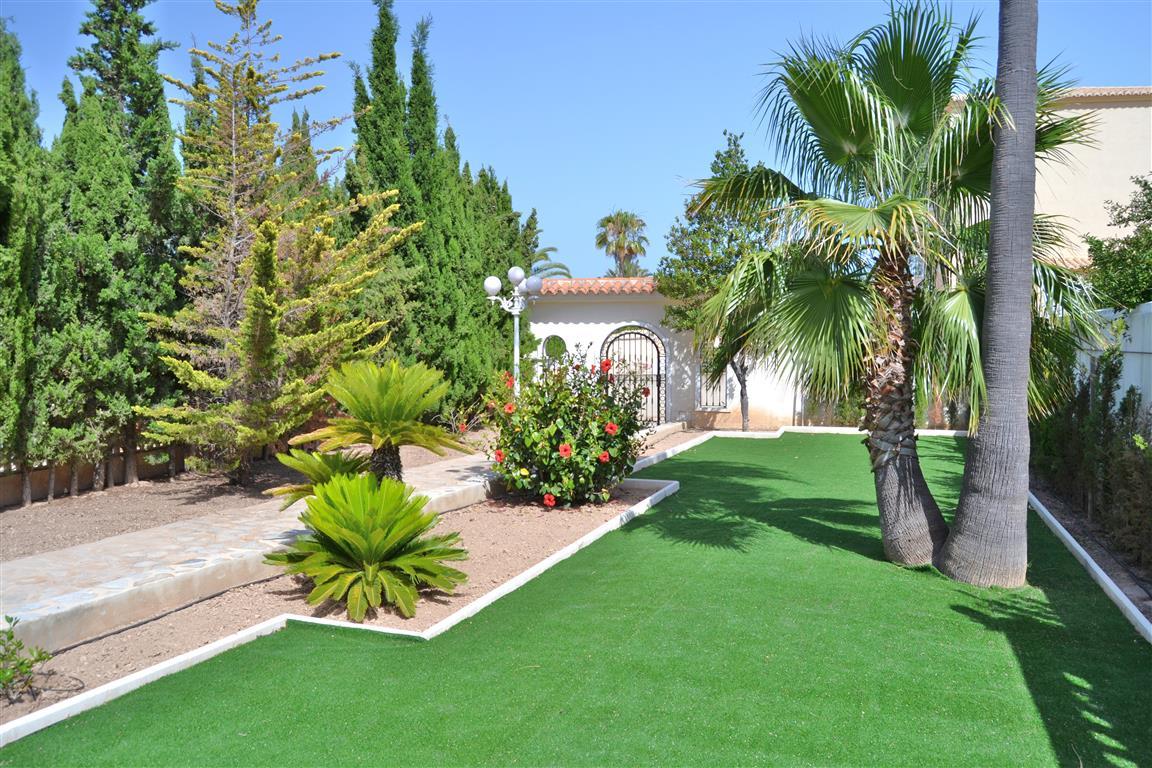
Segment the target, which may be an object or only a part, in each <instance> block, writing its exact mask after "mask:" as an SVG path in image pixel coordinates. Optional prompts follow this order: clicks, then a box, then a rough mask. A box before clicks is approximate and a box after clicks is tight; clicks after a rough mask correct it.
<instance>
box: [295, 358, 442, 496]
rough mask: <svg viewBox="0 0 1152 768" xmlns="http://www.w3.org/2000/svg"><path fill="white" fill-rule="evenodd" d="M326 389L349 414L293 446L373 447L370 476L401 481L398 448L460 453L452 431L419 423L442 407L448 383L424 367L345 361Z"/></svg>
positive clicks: (304, 437) (335, 372)
mask: <svg viewBox="0 0 1152 768" xmlns="http://www.w3.org/2000/svg"><path fill="white" fill-rule="evenodd" d="M324 389H325V391H326V392H327V393H328V394H329V395H331V396H332V398H333V399H335V400H336V402H338V403H339V404H340V405H341V406H342V407H343V408H344V411H345V413H346V414H347V415H344V416H336V417H334V418H331V419H329V420H328V425H327V426H325V427H321V428H320V429H317V430H315V431H313V432H308V433H307V434H303V435H299V436H298V437H295V438H293V440H292V443H293V444H294V445H295V444H299V443H306V442H311V441H314V440H318V441H320V444H319V446H318V449H319V450H320V451H334V450H340V449H342V448H349V447H351V446H354V445H368V446H371V448H372V457H371V460H370V467H371V469H372V472H373V473H374V474H375V475H376V476H377V477H390V478H392V479H394V480H402V479H403V467H402V466H401V463H400V446H402V445H416V446H420V447H421V448H427V449H428V450H430V451H432V452H434V453H438V454H443V453H444V452H445V450H446V449H452V450H464V445H463V443H461V442H460V440H459V439H457V438H456V437H455V436H454V435H453V434H452V433H451V432H448V431H447V430H445V429H444V428H442V427H438V426H436V425H434V424H429V423H427V422H425V421H423V419H424V417H425V416H427V415H428V414H429V413H430V412H432V411H434V410H435V409H436V408H437V407H438V406H439V405H440V401H441V400H442V399H443V398H444V395H445V394H446V393H447V392H448V384H447V383H446V382H445V381H444V379H443V375H442V374H441V373H440V372H439V371H436V370H433V369H432V368H429V367H427V366H426V365H424V364H422V363H417V364H416V365H411V366H405V365H401V364H400V363H399V362H397V361H396V360H391V361H389V362H387V363H384V364H383V365H378V364H376V363H373V362H369V361H358V362H352V363H345V364H344V365H343V366H341V367H340V368H339V369H337V370H335V371H333V372H332V373H331V375H329V377H328V382H327V384H326V385H325V387H324Z"/></svg>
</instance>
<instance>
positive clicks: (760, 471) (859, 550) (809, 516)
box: [624, 459, 884, 560]
mask: <svg viewBox="0 0 1152 768" xmlns="http://www.w3.org/2000/svg"><path fill="white" fill-rule="evenodd" d="M676 469H677V470H678V471H676V472H674V473H671V475H672V476H673V477H674V478H675V479H677V480H680V481H681V490H680V493H678V494H676V496H673V497H672V498H670V499H669V500H667V501H665V502H664V503H662V504H660V505H659V506H657V507H655V508H654V509H653V510H652V511H651V512H649V513H648V514H646V515H643V516H642V517H638V518H636V519H635V520H633V521H632V522H631V523H630V524H629V525H628V526H626V527H625V529H624V530H625V531H639V530H647V531H652V532H655V533H656V534H657V535H658V536H659V537H660V538H662V539H665V540H668V541H674V542H678V543H683V544H688V545H692V546H700V547H711V548H716V549H725V550H731V551H735V552H747V551H748V550H749V548H750V546H751V544H752V542H753V540H755V539H756V538H757V537H758V536H760V535H761V534H762V533H763V532H764V531H765V530H768V529H776V530H779V531H783V532H785V533H789V534H791V535H793V536H795V537H797V538H799V539H802V540H804V541H808V542H810V543H812V544H816V545H818V546H821V547H831V548H835V549H841V550H845V551H848V552H853V553H855V554H858V555H861V556H863V557H868V558H871V559H876V560H880V559H883V555H884V550H883V547H882V546H881V543H880V536H879V528H878V522H877V520H876V517H875V515H874V514H872V513H873V512H874V509H875V507H874V505H873V504H871V503H866V502H863V501H860V500H858V499H847V498H835V497H810V496H804V497H800V498H793V497H781V496H780V495H779V493H778V492H774V491H773V490H771V489H768V488H766V487H765V485H766V484H767V483H766V482H765V481H773V484H774V485H775V486H777V487H779V486H781V485H784V486H785V487H787V484H793V485H797V486H809V485H810V484H808V483H805V482H803V481H801V480H798V479H796V477H795V476H793V475H789V474H787V473H784V472H779V471H777V470H773V469H770V468H765V467H763V466H757V465H748V464H740V463H736V462H723V461H707V460H699V459H696V460H693V461H692V462H691V464H690V465H689V464H685V465H683V466H678V467H676ZM665 474H668V473H665Z"/></svg>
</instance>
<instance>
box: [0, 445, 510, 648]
mask: <svg viewBox="0 0 1152 768" xmlns="http://www.w3.org/2000/svg"><path fill="white" fill-rule="evenodd" d="M489 466H490V461H489V460H487V459H485V458H484V457H482V456H465V457H462V458H459V459H450V460H447V461H441V462H436V463H434V464H428V465H425V466H421V467H414V468H412V469H409V470H408V471H406V472H405V477H404V479H405V481H406V482H407V483H408V484H410V485H412V486H414V487H415V488H416V489H417V490H418V491H419V492H421V493H424V494H426V495H428V496H429V497H431V499H432V501H431V502H430V504H429V508H431V509H434V510H436V511H439V512H442V511H446V510H448V509H457V508H459V507H462V506H467V505H468V504H474V503H476V502H478V501H481V500H483V499H484V498H486V497H487V495H488V493H489V490H490V483H491V479H492V476H491V473H490V472H489ZM280 504H281V502H280V501H269V502H265V503H262V504H255V505H250V506H246V507H243V508H238V509H232V510H226V511H222V512H216V513H213V514H210V515H205V516H203V517H197V518H192V519H188V520H181V521H179V522H175V523H170V524H168V525H163V526H159V527H157V528H148V529H145V530H142V531H135V532H132V533H126V534H121V535H119V536H112V537H110V538H106V539H101V540H99V541H94V542H91V543H88V544H81V545H79V546H75V547H69V548H67V549H61V550H57V551H55V552H45V553H41V554H38V555H32V556H30V557H24V558H20V559H17V560H12V561H10V562H7V563H0V615H3V616H16V617H18V618H19V619H20V621H21V633H20V634H21V636H22V637H24V638H25V640H26V641H27V642H35V643H38V644H41V645H45V646H46V647H48V648H50V649H59V648H62V647H65V646H68V645H71V644H74V643H76V642H79V641H81V640H84V639H89V638H92V637H95V636H98V635H100V634H103V633H104V632H107V631H109V630H111V629H113V628H115V627H119V626H123V625H125V624H128V623H131V622H134V621H139V620H141V619H144V618H147V617H149V616H153V615H155V614H157V613H161V612H163V611H166V610H171V609H173V608H176V607H179V606H181V605H185V604H188V603H190V602H194V601H195V600H198V599H201V598H203V597H206V596H208V595H211V594H215V593H217V592H220V591H223V590H225V589H229V588H230V587H234V586H237V585H239V584H244V583H248V582H251V581H255V580H257V579H260V578H264V577H266V576H270V575H274V574H275V573H276V572H277V570H278V569H275V568H274V567H273V566H265V565H263V564H262V562H261V561H262V560H263V556H264V553H266V552H268V551H269V550H271V549H275V548H277V547H280V546H283V545H285V544H286V543H287V542H289V541H291V540H292V538H293V537H295V536H296V535H297V534H299V533H301V529H300V523H299V520H298V519H297V517H298V515H299V508H295V507H294V508H292V509H288V510H284V511H281V510H280ZM128 593H132V600H131V604H130V605H129V604H127V603H126V601H124V600H119V599H118V598H120V597H124V596H127V594H128Z"/></svg>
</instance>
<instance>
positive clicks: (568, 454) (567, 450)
mask: <svg viewBox="0 0 1152 768" xmlns="http://www.w3.org/2000/svg"><path fill="white" fill-rule="evenodd" d="M560 458H562V459H570V458H572V446H570V445H568V443H560Z"/></svg>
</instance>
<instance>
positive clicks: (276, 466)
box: [0, 438, 480, 561]
mask: <svg viewBox="0 0 1152 768" xmlns="http://www.w3.org/2000/svg"><path fill="white" fill-rule="evenodd" d="M479 439H480V438H476V439H471V438H470V440H469V442H470V443H472V444H473V446H474V447H476V448H477V449H478V448H479V447H480V444H479V442H477V441H478V440H479ZM400 455H401V458H402V460H403V462H404V466H405V467H419V466H423V465H425V464H431V463H433V462H437V461H443V460H445V459H454V458H459V457H461V456H464V455H466V454H462V453H455V452H453V453H449V454H448V455H445V456H437V455H436V454H435V453H432V452H431V451H427V450H424V449H423V448H417V447H414V446H404V447H403V448H401V449H400ZM299 477H300V476H299V475H298V474H297V473H295V472H293V471H292V470H290V469H288V468H287V467H285V466H284V465H283V464H281V463H280V462H278V461H276V460H275V459H269V460H267V461H258V462H256V463H255V465H254V466H253V472H252V482H251V483H250V484H249V485H247V486H245V487H243V488H241V487H240V486H237V485H232V484H231V483H229V482H228V479H227V478H225V477H223V476H221V475H202V474H198V473H196V472H185V473H183V474H181V475H177V476H176V477H175V478H173V479H171V480H168V479H162V480H145V481H142V482H140V483H137V484H136V485H122V486H117V487H115V488H109V489H108V490H105V491H99V492H96V493H91V492H89V493H82V494H80V495H79V496H76V497H64V498H58V499H56V500H54V501H51V502H45V501H41V502H37V503H35V504H32V505H31V506H28V507H23V508H20V507H10V508H8V509H5V510H0V561H8V560H15V559H16V558H18V557H28V556H29V555H35V554H37V553H40V552H51V551H53V550H57V549H64V548H66V547H74V546H76V545H78V544H87V543H88V542H90V541H98V540H100V539H106V538H108V537H109V536H118V535H120V534H122V533H131V532H132V531H139V530H143V529H145V528H155V527H156V526H159V525H167V524H168V523H175V522H177V521H179V520H184V519H187V518H191V517H202V516H204V515H207V514H211V513H213V512H222V511H224V510H229V509H239V508H242V507H247V506H251V505H253V504H261V503H264V502H267V501H269V500H270V499H269V497H268V496H264V495H263V492H264V491H265V490H267V489H269V488H274V487H276V486H278V485H283V484H285V483H288V482H298V481H299Z"/></svg>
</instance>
